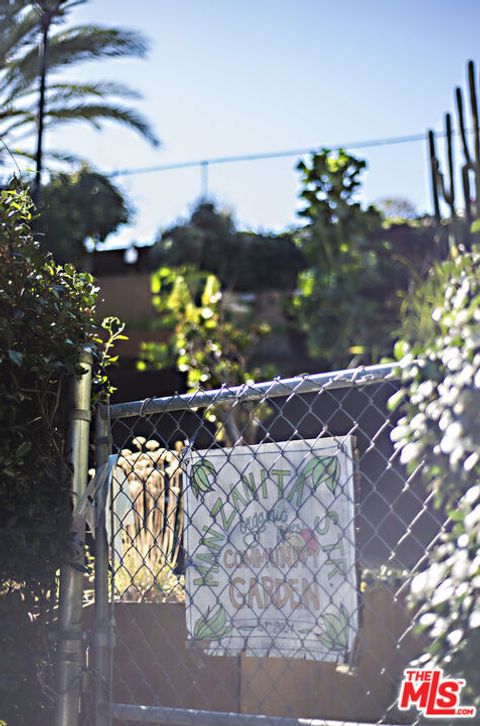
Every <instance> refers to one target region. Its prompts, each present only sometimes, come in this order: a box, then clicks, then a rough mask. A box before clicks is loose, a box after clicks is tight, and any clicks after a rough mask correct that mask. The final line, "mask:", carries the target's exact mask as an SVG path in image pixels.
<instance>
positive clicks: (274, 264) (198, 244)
mask: <svg viewBox="0 0 480 726" xmlns="http://www.w3.org/2000/svg"><path fill="white" fill-rule="evenodd" d="M148 264H149V265H150V266H151V269H155V270H156V269H158V268H159V267H162V266H166V267H182V266H193V265H194V266H196V267H198V269H199V270H201V271H203V272H210V273H212V274H213V275H215V276H216V277H218V279H219V280H220V282H221V284H222V287H223V288H224V289H228V290H236V291H243V292H258V291H260V290H287V291H291V290H293V289H294V288H295V285H296V277H297V274H298V272H299V271H300V270H301V269H302V268H303V267H304V265H305V261H304V259H303V257H302V253H301V252H300V250H299V249H298V248H297V247H296V246H295V244H294V243H293V240H292V236H291V235H290V234H278V235H275V234H259V233H255V232H241V231H239V230H238V229H236V227H235V224H234V222H233V220H232V218H231V217H230V215H228V214H226V213H225V212H219V211H218V210H217V209H216V208H215V206H214V205H213V204H211V203H209V202H202V203H201V204H199V205H198V206H197V207H196V209H195V210H194V211H193V213H192V216H191V218H190V219H189V220H188V221H186V222H184V223H182V224H177V225H176V226H175V227H173V228H172V229H167V230H165V231H164V232H163V233H162V235H161V236H160V238H159V239H158V240H157V242H156V243H155V245H154V246H153V247H152V249H151V250H150V252H149V259H148Z"/></svg>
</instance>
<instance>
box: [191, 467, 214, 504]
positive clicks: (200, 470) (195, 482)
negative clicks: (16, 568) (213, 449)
mask: <svg viewBox="0 0 480 726" xmlns="http://www.w3.org/2000/svg"><path fill="white" fill-rule="evenodd" d="M215 474H216V471H215V467H214V466H213V464H212V462H211V461H207V459H202V461H199V462H198V464H194V465H193V466H192V477H191V483H192V489H193V493H194V494H195V496H196V497H197V499H198V497H199V495H200V494H205V492H209V491H211V489H212V488H213V484H214V478H215Z"/></svg>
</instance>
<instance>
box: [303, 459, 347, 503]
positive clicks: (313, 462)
mask: <svg viewBox="0 0 480 726" xmlns="http://www.w3.org/2000/svg"><path fill="white" fill-rule="evenodd" d="M302 475H303V476H304V477H305V479H307V478H308V477H309V476H311V477H312V482H313V490H314V491H315V490H316V489H317V488H318V487H319V486H320V484H323V483H325V484H326V485H327V487H328V489H330V491H331V492H332V494H335V489H336V488H337V484H338V479H339V477H340V466H339V463H338V458H337V457H336V456H314V457H313V458H312V459H310V461H309V462H308V464H306V465H305V468H304V469H303V471H302Z"/></svg>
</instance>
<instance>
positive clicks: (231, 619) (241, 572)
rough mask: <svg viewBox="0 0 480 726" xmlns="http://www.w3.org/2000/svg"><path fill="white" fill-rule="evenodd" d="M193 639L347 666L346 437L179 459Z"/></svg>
mask: <svg viewBox="0 0 480 726" xmlns="http://www.w3.org/2000/svg"><path fill="white" fill-rule="evenodd" d="M186 470H187V481H188V482H189V484H188V485H187V487H186V517H187V520H186V528H185V539H186V543H185V546H186V555H187V558H186V559H187V565H186V590H187V630H188V638H189V640H190V641H201V643H200V644H201V646H202V647H203V648H204V649H205V651H206V652H207V653H209V654H211V655H223V654H231V655H235V654H238V653H240V652H243V653H245V654H247V655H253V656H282V657H290V658H308V659H311V660H321V661H334V662H335V661H344V660H346V659H347V658H348V655H349V653H350V652H351V650H352V647H353V641H354V638H355V635H356V632H357V628H358V611H357V581H356V567H355V543H354V483H353V477H354V466H353V448H352V440H351V438H350V437H342V438H322V439H315V440H301V441H289V442H281V443H268V444H259V445H252V446H237V447H234V448H231V449H212V450H204V451H203V450H202V451H192V452H191V453H190V455H189V457H188V459H187V462H186Z"/></svg>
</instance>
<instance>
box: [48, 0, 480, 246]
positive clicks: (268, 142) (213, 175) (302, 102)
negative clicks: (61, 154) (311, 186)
mask: <svg viewBox="0 0 480 726" xmlns="http://www.w3.org/2000/svg"><path fill="white" fill-rule="evenodd" d="M73 19H74V21H75V22H96V23H100V24H111V25H118V26H124V27H132V28H135V29H138V30H139V31H141V32H142V33H144V34H145V35H146V36H147V37H148V38H149V39H150V44H151V50H150V53H149V57H148V59H147V60H146V61H141V60H123V59H122V60H112V61H105V62H102V63H90V64H85V65H83V66H82V67H81V68H79V69H78V70H76V71H75V72H74V75H75V77H76V78H80V77H82V78H90V79H92V78H95V79H100V78H102V79H103V78H105V79H112V80H121V81H123V82H127V83H129V84H130V85H132V86H133V87H135V88H136V89H138V90H139V91H140V92H141V93H142V95H143V100H142V101H141V102H139V107H140V108H141V109H142V111H143V112H144V113H145V114H146V115H147V116H148V117H149V118H150V120H151V121H152V123H153V125H154V128H155V130H156V132H157V133H158V136H159V137H160V138H161V140H162V146H161V148H160V149H152V148H151V147H149V146H148V145H147V144H146V143H145V142H144V141H142V140H141V139H139V138H138V137H136V136H135V134H133V133H132V132H130V131H128V130H126V129H123V128H120V127H115V126H113V125H109V126H108V127H105V129H104V131H102V132H100V133H99V132H96V131H94V130H92V129H89V128H86V127H84V126H82V125H80V124H78V125H76V124H75V125H72V126H70V127H69V128H65V129H63V130H55V131H53V130H52V131H51V132H49V135H48V137H47V144H48V145H49V146H50V147H56V148H65V149H67V148H68V149H69V150H72V151H75V152H76V153H79V154H83V155H85V156H86V157H87V158H89V159H90V160H91V161H92V162H93V163H94V164H95V165H96V166H97V167H98V168H100V169H102V170H108V171H110V170H113V169H119V168H125V167H137V166H138V167H142V166H149V165H154V164H166V163H170V162H180V161H184V160H189V159H203V158H208V157H217V156H223V155H236V154H243V153H251V152H268V151H275V150H278V149H290V148H293V149H295V148H299V147H300V148H303V147H321V146H329V145H334V144H337V143H343V142H349V141H356V140H362V139H373V138H377V137H379V138H383V137H391V136H399V135H404V134H416V133H421V132H423V131H425V129H426V128H429V127H435V128H440V127H441V124H442V117H443V113H444V112H445V111H446V110H448V109H449V108H451V107H452V105H453V89H454V86H455V85H458V84H462V85H464V84H465V66H466V61H467V59H469V58H473V59H474V60H476V61H479V62H480V57H479V56H478V47H479V46H478V29H479V27H480V2H478V0H455V2H453V1H452V0H363V2H358V0H175V1H173V0H168V1H167V0H137V2H135V3H133V2H126V1H125V0H90V2H88V3H87V4H85V5H83V6H80V7H79V8H78V9H77V10H76V11H75V15H74V18H73ZM71 76H72V71H70V74H69V77H71ZM355 153H357V154H358V155H359V156H361V157H362V158H365V159H366V160H367V161H368V166H369V169H368V172H367V174H366V175H365V185H364V190H363V196H364V198H365V199H366V200H368V201H375V200H376V199H379V198H381V197H385V196H402V197H408V198H409V199H410V200H411V201H412V202H414V203H415V205H416V206H417V208H418V209H419V210H425V209H429V208H430V196H429V187H428V169H427V165H426V149H425V146H424V144H422V143H416V144H409V145H402V146H392V147H380V148H376V149H370V150H364V151H358V152H355ZM118 181H119V183H120V184H121V187H122V188H123V189H124V190H125V191H126V192H127V194H128V195H129V196H130V198H131V200H132V202H133V203H134V205H135V206H136V208H137V215H136V220H135V223H134V224H133V225H132V226H131V227H130V228H125V229H124V230H123V231H122V233H121V234H120V235H119V236H118V237H117V239H116V240H115V242H116V243H128V242H129V241H133V240H138V241H141V242H146V241H149V240H151V239H152V238H153V236H154V235H155V232H156V231H157V230H158V229H159V228H161V227H165V226H167V225H169V224H170V223H171V222H172V221H173V220H175V219H178V218H179V217H181V216H182V215H184V214H185V213H186V212H188V210H189V208H190V207H191V205H192V204H193V203H194V202H195V199H196V198H197V197H198V194H199V191H200V174H199V171H198V170H196V169H195V170H191V169H189V170H176V171H169V172H161V173H156V174H145V175H138V176H132V177H123V178H119V179H118ZM209 190H210V192H211V194H212V195H213V196H214V198H216V199H217V200H218V202H219V203H220V204H221V205H222V206H224V207H226V208H228V209H230V210H232V211H234V213H235V216H236V219H237V220H238V221H239V223H241V224H243V225H245V226H248V227H251V228H255V229H258V228H262V229H266V228H273V229H282V228H284V227H287V226H289V225H291V224H293V223H294V222H295V210H296V208H297V201H296V199H297V193H298V187H297V175H296V173H295V159H286V160H285V159H283V160H271V161H257V162H249V163H236V164H230V165H225V166H218V167H212V168H211V170H210V173H209ZM112 241H113V240H112Z"/></svg>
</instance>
